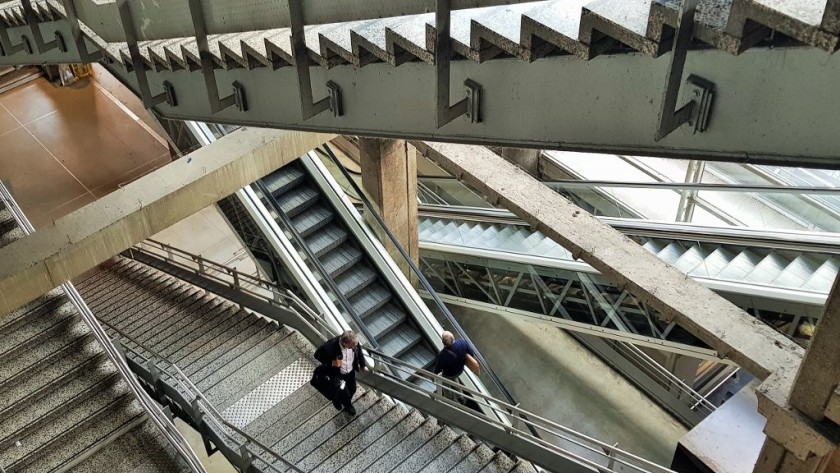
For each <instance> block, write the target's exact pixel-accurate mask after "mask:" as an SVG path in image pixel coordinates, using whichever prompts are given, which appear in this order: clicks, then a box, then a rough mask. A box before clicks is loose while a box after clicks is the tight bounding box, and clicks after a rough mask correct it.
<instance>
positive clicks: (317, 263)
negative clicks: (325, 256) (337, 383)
mask: <svg viewBox="0 0 840 473" xmlns="http://www.w3.org/2000/svg"><path fill="white" fill-rule="evenodd" d="M254 184H255V185H256V187H257V188H258V189H259V190H260V192H261V193H262V194H263V198H265V199H266V200H267V201H268V202H269V203H270V204H271V206H272V208H273V209H274V211H275V212H276V213H277V217H278V218H279V219H280V222H281V223H282V224H283V227H284V228H285V230H286V231H288V232H289V233H291V234H292V236H293V237H294V238H293V242H294V243H296V246H297V247H298V250H299V251H303V252H304V254H305V255H306V258H307V261H308V262H309V264H311V265H312V266H313V267H314V268H315V270H316V271H317V272H318V273H320V274H321V282H322V283H323V284H326V286H327V288H329V290H330V291H331V292H332V293H333V294H334V295H335V297H336V298H337V299H338V300H339V302H340V303H341V306H342V307H343V308H344V310H345V312H347V315H349V316H350V318H352V319H353V322H355V323H356V328H357V329H358V330H359V331H360V332H361V333H362V334H363V335H364V338H365V339H366V341H367V344H368V345H370V346H371V347H373V348H379V343H378V342H377V341H376V338H375V337H374V336H373V334H372V333H371V332H370V330H368V328H367V325H366V324H365V323H364V322H363V321H362V317H361V316H360V315H359V313H358V312H357V311H356V309H355V308H354V307H353V305H352V304H350V301H349V300H347V297H345V295H344V293H342V292H341V290H339V289H338V286H336V284H335V281H334V280H333V278H332V277H331V276H330V274H329V272H327V270H326V268H324V265H323V264H321V260H320V259H318V257H317V256H316V255H315V254H314V253H313V252H312V249H311V248H309V246H308V245H306V244H305V243H304V241H305V240H304V239H303V236H302V235H301V234H300V232H298V231H297V228H295V226H294V224H293V223H292V220H291V219H290V218H289V216H288V215H286V213H285V212H283V209H282V207H281V206H280V203H279V202H277V199H276V198H275V197H274V195H273V194H272V193H271V191H270V190H269V189H268V187H266V185H265V184H264V183H263V182H262V181H261V180H260V181H257V182H255V183H254Z"/></svg>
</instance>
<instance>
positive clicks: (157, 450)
mask: <svg viewBox="0 0 840 473" xmlns="http://www.w3.org/2000/svg"><path fill="white" fill-rule="evenodd" d="M73 471H84V472H111V471H113V472H120V471H126V472H132V473H157V472H160V473H181V472H184V473H186V472H189V471H191V470H190V469H189V468H187V467H186V465H183V464H182V461H181V460H180V458H179V457H178V456H177V455H176V454H175V452H174V450H173V448H172V447H171V446H170V445H169V443H168V442H167V441H166V440H164V439H163V438H161V436H160V433H159V432H158V431H157V428H156V427H155V426H154V424H152V422H151V421H149V420H147V421H145V422H142V423H141V424H139V425H138V426H136V427H134V428H133V429H131V430H129V431H128V432H126V433H124V434H123V435H121V436H119V438H117V439H116V440H114V441H113V442H112V443H111V444H110V445H108V447H107V448H102V449H100V450H99V451H97V452H95V453H93V454H91V455H89V457H88V458H85V459H83V460H82V461H81V462H80V463H78V465H77V466H75V469H74V470H73Z"/></svg>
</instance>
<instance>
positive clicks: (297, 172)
mask: <svg viewBox="0 0 840 473" xmlns="http://www.w3.org/2000/svg"><path fill="white" fill-rule="evenodd" d="M305 177H306V175H305V174H304V173H303V171H302V170H301V169H300V168H299V167H297V166H286V167H284V168H282V169H280V170H278V171H277V172H273V173H271V174H269V175H268V176H265V177H264V178H263V179H262V181H263V184H265V186H266V187H267V188H268V190H269V192H271V194H272V195H273V196H274V197H280V196H281V195H283V194H284V193H286V192H288V191H289V190H290V189H292V188H293V187H295V186H296V185H298V184H300V183H301V182H303V180H304V178H305Z"/></svg>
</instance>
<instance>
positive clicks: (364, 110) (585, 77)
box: [0, 0, 840, 164]
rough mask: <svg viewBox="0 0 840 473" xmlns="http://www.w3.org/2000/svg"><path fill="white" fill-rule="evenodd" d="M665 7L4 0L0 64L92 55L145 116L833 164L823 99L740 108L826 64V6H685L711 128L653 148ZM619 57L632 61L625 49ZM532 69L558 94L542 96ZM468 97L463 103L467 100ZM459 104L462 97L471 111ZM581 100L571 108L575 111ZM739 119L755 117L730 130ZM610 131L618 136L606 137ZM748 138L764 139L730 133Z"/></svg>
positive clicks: (641, 0) (833, 38)
mask: <svg viewBox="0 0 840 473" xmlns="http://www.w3.org/2000/svg"><path fill="white" fill-rule="evenodd" d="M505 3H511V4H510V5H504V4H505ZM680 3H681V2H679V1H677V0H655V1H651V0H590V1H587V0H574V1H569V0H551V1H532V2H519V1H515V0H514V1H511V2H508V1H506V0H504V1H503V0H475V1H469V2H466V1H453V2H451V8H452V10H451V12H450V11H442V12H441V15H445V17H446V18H448V19H449V21H448V22H447V24H445V25H444V24H442V25H438V24H437V23H438V21H440V20H437V19H436V14H435V13H433V12H430V6H431V4H429V2H426V1H418V0H408V1H401V2H381V1H380V2H377V3H376V5H369V4H367V3H365V4H364V5H363V8H362V5H356V4H355V3H354V2H353V1H350V0H345V1H342V2H340V3H339V4H329V5H321V4H320V3H319V4H318V5H312V4H310V2H300V8H299V9H298V8H292V10H290V9H289V8H288V4H287V2H285V1H275V2H266V3H259V4H254V5H249V7H248V8H242V7H241V6H240V5H239V4H238V3H237V2H236V1H235V0H222V1H221V2H218V3H216V2H214V3H213V4H212V6H211V5H210V4H209V3H208V4H207V5H203V3H202V2H201V1H199V0H190V1H186V0H185V1H175V2H159V3H155V4H154V6H153V7H149V6H147V5H146V4H145V2H140V1H137V2H134V1H129V2H126V1H123V0H120V1H109V2H100V1H96V0H35V1H32V2H31V7H30V8H29V9H27V8H26V5H29V4H30V2H29V1H26V2H23V1H21V0H10V1H6V2H3V3H2V4H0V30H2V31H3V37H0V40H2V41H0V42H1V43H2V48H3V54H2V55H0V64H10V65H15V64H45V63H57V62H65V63H68V62H69V63H80V62H90V61H92V60H100V59H101V60H102V61H103V63H104V64H105V65H106V67H108V68H109V69H110V70H111V71H112V72H113V73H114V74H116V75H117V76H118V77H119V78H120V79H121V80H122V81H123V82H124V83H125V84H127V85H128V86H129V87H131V88H132V89H133V90H134V91H135V93H137V95H139V96H141V97H142V98H143V100H144V102H145V103H146V105H147V106H148V107H153V108H155V110H156V111H157V112H158V113H160V114H161V115H162V116H165V117H167V118H172V119H192V120H200V121H214V122H222V123H235V124H251V125H259V126H274V127H279V128H296V129H308V130H320V131H331V132H336V131H339V132H342V133H347V134H363V135H377V136H413V137H418V138H423V139H432V140H438V141H441V140H457V141H470V142H475V143H486V144H491V145H500V144H506V145H510V146H517V145H518V146H533V147H541V148H546V149H549V148H550V149H574V150H588V151H593V150H601V151H603V150H610V151H612V152H626V153H628V154H648V155H650V154H661V155H667V156H692V157H694V158H698V159H699V158H701V157H704V156H708V157H710V158H713V157H714V158H717V159H723V158H729V159H733V160H739V161H743V160H746V159H747V158H746V157H747V156H750V157H751V158H750V159H755V157H757V156H760V157H761V158H760V159H762V160H765V161H768V162H769V161H774V160H777V161H784V160H789V159H800V160H801V161H803V162H804V161H809V162H812V163H823V164H824V163H826V162H833V161H834V160H835V159H834V157H833V156H832V155H831V153H830V152H829V151H827V150H830V149H833V145H836V143H835V142H834V141H833V137H831V136H826V135H825V134H824V133H822V132H823V130H824V128H823V127H822V126H820V123H819V122H818V119H815V118H814V117H820V116H831V112H832V109H831V108H830V107H829V106H828V105H826V104H825V102H830V100H828V101H827V100H825V96H824V93H825V92H824V93H823V95H822V96H821V95H820V94H816V93H814V94H805V95H807V96H803V97H799V98H797V99H796V101H795V105H794V106H791V107H786V108H785V109H784V112H785V113H786V114H787V115H789V116H790V115H791V114H793V113H796V117H794V118H792V119H791V120H789V123H785V124H784V125H783V124H780V123H776V122H774V121H772V120H770V119H762V120H755V117H765V116H767V117H769V116H773V115H774V112H775V113H780V112H781V111H782V107H784V106H785V104H782V103H781V102H774V101H767V103H761V104H756V102H755V101H754V100H752V99H751V97H752V96H761V94H765V95H766V96H771V94H773V91H775V90H779V89H780V88H782V87H784V86H785V85H787V84H790V83H791V82H793V81H796V80H798V79H799V78H800V77H801V74H802V73H803V72H801V71H805V72H804V73H807V74H809V76H813V77H818V78H820V79H819V80H822V79H823V78H824V79H825V80H829V81H830V78H831V77H833V76H834V75H835V70H834V68H835V66H834V65H833V64H828V65H826V61H825V56H824V54H825V53H824V52H825V51H829V52H833V51H834V50H835V49H836V47H837V43H838V33H840V31H839V30H840V25H838V23H840V22H838V21H837V17H838V16H840V15H838V10H840V7H838V2H837V1H835V0H824V1H807V0H791V1H788V2H778V1H769V0H734V1H725V2H720V1H712V0H702V1H699V2H698V6H697V10H696V15H695V16H694V22H693V24H692V25H691V27H693V32H692V34H693V41H688V42H686V44H680V45H678V46H679V48H681V49H691V60H690V61H689V63H688V64H689V67H688V68H687V72H690V73H693V74H696V75H699V76H704V78H705V79H707V80H709V81H711V82H713V83H714V84H715V85H716V86H717V87H718V88H719V90H727V91H728V92H727V94H726V97H727V99H726V100H720V101H716V102H715V105H714V107H715V111H714V115H713V116H712V117H711V120H713V121H714V123H715V124H716V125H715V126H713V127H709V128H707V129H705V130H704V134H698V136H694V135H693V133H691V130H690V129H680V130H677V132H675V133H672V134H671V135H669V136H668V138H667V142H666V143H665V144H664V145H660V144H659V143H658V142H657V141H655V140H654V139H653V138H654V135H655V132H656V130H657V119H658V116H659V114H660V113H661V112H662V111H663V103H664V102H663V101H660V100H659V97H661V96H663V93H662V92H663V90H664V89H665V86H666V83H667V79H666V77H665V73H664V67H663V64H662V61H659V62H657V61H656V58H657V57H659V56H660V55H663V53H665V52H667V51H669V50H670V49H671V47H672V44H673V42H674V41H673V40H674V36H675V35H674V30H675V28H676V27H677V26H678V23H679V6H680ZM292 4H293V5H298V3H297V2H293V3H292ZM442 18H443V17H442ZM684 26H685V27H689V25H684ZM56 32H57V33H58V36H56V35H55V33H56ZM56 38H58V39H56ZM436 44H437V46H436ZM802 45H809V46H812V47H815V48H819V50H814V49H812V48H807V47H802ZM709 46H711V48H710V47H709ZM755 46H762V47H761V48H760V51H757V52H756V54H750V55H742V56H740V57H738V58H737V59H733V57H732V55H733V54H740V53H741V52H743V51H745V50H746V49H749V48H752V47H755ZM763 46H772V47H773V49H770V48H765V47H763ZM778 50H784V53H783V54H786V55H788V56H790V55H795V56H796V57H798V58H801V61H802V62H801V63H799V64H800V68H799V69H798V71H797V72H795V73H792V72H790V71H786V70H785V69H784V68H782V67H781V66H778V65H777V64H775V63H776V61H777V58H778V54H782V53H780V52H778ZM635 52H639V53H641V54H625V53H635ZM599 56H601V57H602V60H598V61H592V59H593V58H596V57H599ZM511 58H515V59H518V60H509V59H511ZM444 62H445V63H446V64H443V63H444ZM829 62H830V61H829ZM404 65H405V66H406V67H396V68H395V67H394V66H404ZM432 65H434V66H435V67H432ZM688 69H690V71H689V70H688ZM615 70H622V71H624V73H622V74H615V73H614V71H615ZM721 70H726V71H727V74H721V73H719V71H721ZM444 73H445V74H448V75H450V78H451V79H452V81H451V83H455V84H466V85H464V86H461V85H459V86H457V88H455V89H452V90H450V89H449V88H446V90H441V91H440V94H438V93H436V92H435V88H436V86H435V84H444V83H449V82H442V80H443V79H445V78H443V77H442V76H443V74H444ZM547 77H551V78H552V81H554V82H556V83H560V84H563V88H564V91H565V92H568V93H564V94H548V93H545V90H546V88H547V87H550V85H548V83H547V82H546V80H547V79H546V78H547ZM657 77H659V78H661V80H656V78H657ZM742 77H762V80H761V81H759V82H756V81H749V80H741V79H740V78H742ZM510 78H515V81H513V83H514V86H513V87H511V79H510ZM467 80H468V81H467ZM814 80H815V81H818V79H814ZM465 81H467V82H466V83H465ZM676 85H680V84H676ZM687 85H688V84H687ZM684 88H687V87H684ZM466 89H469V97H476V100H473V99H472V98H465V95H468V94H467V93H465V91H466ZM626 90H631V91H633V93H625V91H626ZM409 91H410V93H408V92H409ZM482 91H483V92H482ZM750 91H752V92H753V93H752V94H749V95H748V92H750ZM443 92H446V94H445V96H446V97H447V98H453V99H454V101H456V102H457V101H458V100H460V99H462V98H464V101H462V102H459V103H460V104H461V105H459V107H461V108H458V109H457V112H458V113H455V115H454V116H452V117H449V118H450V119H454V120H453V121H451V122H450V121H446V120H442V121H441V120H438V117H440V116H441V115H440V114H449V113H452V110H450V109H449V107H450V106H451V103H444V101H443V99H442V98H441V97H443V95H444V94H443ZM606 94H609V99H605V98H604V97H606V96H607V95H606ZM453 95H454V96H455V97H452V96H453ZM560 95H562V97H561V96H560ZM669 95H671V96H672V98H675V99H679V100H677V103H678V105H682V104H683V103H684V102H686V101H691V100H692V99H691V97H690V96H689V94H688V93H686V94H684V95H683V96H681V97H673V94H669ZM596 98H597V99H596ZM599 99H600V100H599ZM465 103H470V104H471V105H475V107H474V110H473V111H472V112H471V115H472V117H467V116H466V113H465V110H466V107H463V104H465ZM397 104H399V106H397ZM583 107H586V109H587V113H586V114H581V113H577V110H580V109H581V108H583ZM616 110H627V111H628V112H630V113H632V115H633V116H634V117H636V119H635V120H627V119H626V114H623V113H615V111H616ZM667 112H668V113H672V112H673V110H668V111H667ZM747 114H748V115H747ZM316 115H317V117H318V118H317V119H315V120H313V117H314V116H316ZM508 116H515V117H517V121H516V123H517V126H509V125H510V121H509V120H508V119H507V117H508ZM747 116H750V117H752V118H753V119H754V121H755V122H756V123H755V125H749V126H748V125H746V124H744V123H743V121H744V118H745V117H747ZM798 118H801V120H800V119H798ZM479 122H480V124H479ZM800 122H801V123H800ZM618 126H621V127H623V128H624V132H623V133H615V132H614V131H615V127H618ZM755 131H761V132H763V134H764V135H765V136H766V139H765V140H747V141H746V142H745V141H744V140H743V139H739V137H740V136H743V134H744V133H745V132H755ZM797 133H800V134H801V135H798V134H797ZM805 135H807V136H808V137H809V138H810V137H813V138H814V139H815V141H818V142H819V143H818V144H817V143H815V144H814V145H813V146H811V147H809V149H808V150H804V151H803V150H802V149H801V147H799V148H797V147H795V145H793V144H788V142H789V141H791V139H792V138H793V137H796V136H805ZM557 136H563V137H564V141H563V142H562V143H561V142H558V141H557V139H556V137H557ZM830 145H831V146H830ZM793 157H795V158H793Z"/></svg>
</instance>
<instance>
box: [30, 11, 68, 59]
mask: <svg viewBox="0 0 840 473" xmlns="http://www.w3.org/2000/svg"><path fill="white" fill-rule="evenodd" d="M20 4H21V7H23V17H24V19H25V20H26V23H27V24H28V25H29V30H30V31H31V32H32V38H34V39H35V45H36V46H37V47H38V52H39V53H45V52H47V51H51V50H53V49H56V48H60V47H61V44H62V43H63V42H64V40H63V39H61V40H59V38H60V37H61V35H59V33H58V31H56V32H55V35H56V38H55V39H54V40H52V41H50V42H49V43H47V42H45V41H44V36H43V35H42V34H41V25H40V24H39V23H38V17H37V16H36V15H35V9H33V8H32V0H20ZM30 49H31V46H30ZM62 52H63V51H62ZM30 54H31V53H30Z"/></svg>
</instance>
